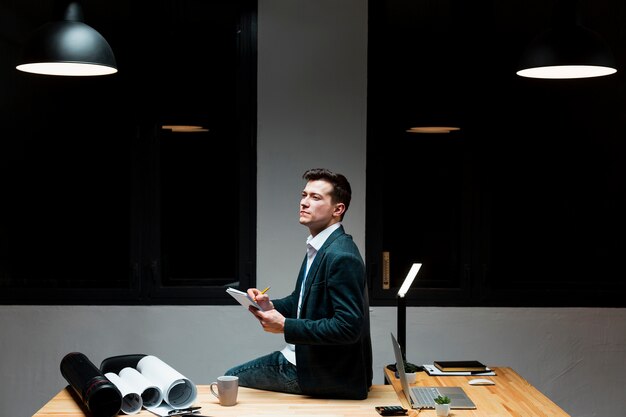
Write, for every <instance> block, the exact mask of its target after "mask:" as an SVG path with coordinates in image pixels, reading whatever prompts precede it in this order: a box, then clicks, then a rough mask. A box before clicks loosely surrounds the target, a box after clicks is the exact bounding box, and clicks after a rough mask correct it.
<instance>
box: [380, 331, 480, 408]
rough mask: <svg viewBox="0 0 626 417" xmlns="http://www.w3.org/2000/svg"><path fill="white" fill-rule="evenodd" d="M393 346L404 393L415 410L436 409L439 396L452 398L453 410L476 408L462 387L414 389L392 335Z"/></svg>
mask: <svg viewBox="0 0 626 417" xmlns="http://www.w3.org/2000/svg"><path fill="white" fill-rule="evenodd" d="M391 344H392V345H393V354H394V355H395V357H396V368H397V370H398V377H399V379H400V383H401V384H402V392H403V393H404V396H405V397H406V400H407V402H408V403H409V404H410V405H411V408H414V409H420V410H421V409H424V408H435V401H434V398H435V397H437V396H438V395H441V396H442V397H443V396H444V395H446V396H448V398H450V408H451V409H454V408H456V409H470V410H473V409H475V408H476V404H474V402H473V401H472V400H471V399H470V397H468V396H467V394H466V393H465V391H463V388H461V387H412V386H410V385H409V381H408V379H407V377H406V372H404V358H402V350H400V345H399V344H398V341H397V340H396V338H395V337H394V336H393V333H391Z"/></svg>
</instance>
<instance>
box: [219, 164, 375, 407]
mask: <svg viewBox="0 0 626 417" xmlns="http://www.w3.org/2000/svg"><path fill="white" fill-rule="evenodd" d="M303 178H304V179H305V180H306V181H307V183H306V185H305V187H304V190H303V191H302V198H301V200H300V224H303V225H305V226H307V227H308V228H309V232H310V236H309V237H308V238H307V254H306V256H305V257H304V260H303V262H302V266H301V268H300V273H299V274H298V280H297V282H296V286H295V289H294V291H293V292H292V293H291V294H290V295H288V296H286V297H284V298H281V299H278V300H273V301H270V299H269V296H268V294H263V293H261V291H259V290H258V289H256V288H250V289H248V295H249V296H250V297H251V298H253V299H255V300H256V302H257V304H259V306H261V308H263V310H264V311H259V310H257V309H256V308H254V307H250V311H251V312H252V314H254V315H255V316H256V317H257V319H258V320H259V322H260V323H261V326H262V327H263V329H264V330H265V331H267V332H271V333H283V334H284V337H285V341H286V342H287V346H286V347H285V348H284V349H283V350H282V351H280V352H279V351H276V352H273V353H270V354H269V355H266V356H262V357H260V358H257V359H254V360H252V361H249V362H247V363H244V364H242V365H239V366H236V367H234V368H232V369H230V370H228V371H227V372H226V375H236V376H238V377H239V384H240V385H241V386H246V387H252V388H259V389H266V390H271V391H281V392H288V393H294V394H305V395H311V396H317V397H325V398H349V399H365V398H367V394H368V391H369V388H370V387H371V385H372V372H373V371H372V343H371V337H370V323H369V302H368V295H367V284H366V279H365V265H364V264H363V259H362V258H361V255H360V253H359V250H358V248H357V246H356V244H355V243H354V241H353V240H352V237H351V236H350V235H348V234H346V233H345V231H344V229H343V226H342V225H341V221H342V220H343V217H344V215H345V213H346V211H347V210H348V206H349V205H350V199H351V197H352V194H351V193H352V191H351V188H350V183H349V182H348V180H347V179H346V177H344V176H343V175H341V174H336V173H334V172H331V171H329V170H327V169H311V170H308V171H306V172H305V173H304V175H303Z"/></svg>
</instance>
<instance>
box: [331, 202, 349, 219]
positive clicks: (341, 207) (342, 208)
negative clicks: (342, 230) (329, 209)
mask: <svg viewBox="0 0 626 417" xmlns="http://www.w3.org/2000/svg"><path fill="white" fill-rule="evenodd" d="M345 212H346V205H345V204H343V203H337V204H335V210H334V211H333V216H337V217H341V216H342V215H343V213H345Z"/></svg>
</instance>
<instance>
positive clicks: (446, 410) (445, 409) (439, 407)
mask: <svg viewBox="0 0 626 417" xmlns="http://www.w3.org/2000/svg"><path fill="white" fill-rule="evenodd" d="M435 414H437V415H438V416H440V417H446V416H447V415H448V414H450V404H435Z"/></svg>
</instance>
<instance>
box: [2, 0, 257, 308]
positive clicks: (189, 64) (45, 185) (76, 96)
mask: <svg viewBox="0 0 626 417" xmlns="http://www.w3.org/2000/svg"><path fill="white" fill-rule="evenodd" d="M16 7H17V6H16ZM19 13H20V11H19V10H15V14H19ZM84 13H85V21H86V23H88V24H90V25H91V26H92V27H94V28H96V29H97V30H98V31H99V32H100V33H101V34H102V35H103V36H104V37H105V38H106V39H107V40H108V41H109V43H110V44H111V47H112V48H113V50H114V52H115V54H116V59H117V64H118V69H119V72H118V73H117V74H114V75H111V76H105V77H93V78H91V77H50V76H37V75H33V74H26V73H21V72H19V71H16V70H15V69H14V65H12V66H6V67H7V68H6V69H5V70H4V71H6V74H4V75H3V77H4V78H6V79H10V80H12V81H13V82H12V84H11V88H10V89H8V94H3V97H2V98H1V99H0V100H2V103H3V109H4V111H3V112H2V113H3V114H2V116H1V117H2V118H3V119H2V120H3V125H4V128H5V134H4V135H3V141H2V145H0V146H1V149H2V151H1V152H0V153H2V155H3V163H2V164H0V165H1V167H0V173H1V178H0V183H1V184H2V190H3V191H2V200H3V204H2V205H1V208H0V216H1V217H0V245H1V246H0V287H2V291H0V293H1V294H2V295H0V297H1V299H2V303H4V304H27V303H28V304H231V303H232V298H231V297H230V296H228V295H227V294H226V293H225V291H224V289H225V287H226V286H233V287H242V288H247V287H248V286H252V285H254V283H255V276H254V271H255V259H254V254H255V248H254V245H255V239H256V237H255V218H256V208H255V204H256V193H255V187H256V180H255V172H256V168H255V163H256V146H255V142H256V132H255V128H254V127H255V126H256V107H255V106H256V104H255V103H256V1H247V0H244V1H230V0H228V1H226V0H224V1H210V2H207V1H202V0H186V1H185V0H177V1H164V0H163V1H161V0H159V1H155V2H151V3H150V5H149V6H146V5H143V4H142V5H141V7H140V6H139V4H135V3H134V2H133V3H132V4H129V3H128V2H117V1H112V2H99V3H96V4H95V5H93V6H92V8H91V9H90V8H88V7H87V6H86V5H85V6H84ZM25 16H27V15H25ZM25 16H23V18H25ZM53 18H55V16H52V15H51V14H47V15H46V16H44V13H42V16H41V21H37V22H32V30H34V29H35V28H36V27H38V26H39V25H41V24H43V23H45V22H46V21H48V20H51V19H53ZM3 49H4V50H5V52H4V54H5V55H6V56H7V57H10V58H11V59H12V58H13V57H14V56H17V55H18V54H19V45H13V46H12V47H10V48H9V47H7V46H6V45H5V46H4V47H3ZM175 124H182V125H195V126H201V127H202V128H203V129H205V130H202V131H199V132H194V133H188V132H177V131H173V130H171V129H169V128H163V126H170V125H175Z"/></svg>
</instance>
